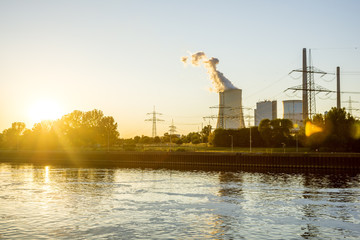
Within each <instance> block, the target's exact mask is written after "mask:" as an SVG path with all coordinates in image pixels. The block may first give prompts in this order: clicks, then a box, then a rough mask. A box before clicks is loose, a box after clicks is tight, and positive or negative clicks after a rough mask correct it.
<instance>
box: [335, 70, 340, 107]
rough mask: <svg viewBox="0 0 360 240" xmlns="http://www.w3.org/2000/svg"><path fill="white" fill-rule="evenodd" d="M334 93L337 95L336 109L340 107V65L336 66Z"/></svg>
mask: <svg viewBox="0 0 360 240" xmlns="http://www.w3.org/2000/svg"><path fill="white" fill-rule="evenodd" d="M336 95H337V98H336V100H337V104H336V107H337V109H340V108H341V104H340V103H341V101H340V67H336Z"/></svg>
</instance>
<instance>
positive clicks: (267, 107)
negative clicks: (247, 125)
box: [254, 101, 277, 126]
mask: <svg viewBox="0 0 360 240" xmlns="http://www.w3.org/2000/svg"><path fill="white" fill-rule="evenodd" d="M254 116H255V126H259V124H260V122H261V120H263V119H269V120H273V119H276V118H277V102H276V101H263V102H257V103H256V109H254Z"/></svg>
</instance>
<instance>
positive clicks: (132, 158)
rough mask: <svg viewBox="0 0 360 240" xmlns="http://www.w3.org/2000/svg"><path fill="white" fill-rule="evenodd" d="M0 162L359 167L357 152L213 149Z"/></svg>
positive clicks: (27, 155) (23, 155) (23, 156)
mask: <svg viewBox="0 0 360 240" xmlns="http://www.w3.org/2000/svg"><path fill="white" fill-rule="evenodd" d="M0 162H11V163H29V164H48V165H55V164H56V165H64V166H74V167H167V166H170V167H171V166H188V167H189V166H211V167H216V166H219V167H234V168H239V167H266V168H268V167H272V168H332V169H359V170H360V154H347V153H343V154H342V153H336V154H335V153H334V154H331V153H326V154H320V153H272V154H270V153H214V152H184V153H179V152H32V151H29V152H25V151H21V152H16V151H0Z"/></svg>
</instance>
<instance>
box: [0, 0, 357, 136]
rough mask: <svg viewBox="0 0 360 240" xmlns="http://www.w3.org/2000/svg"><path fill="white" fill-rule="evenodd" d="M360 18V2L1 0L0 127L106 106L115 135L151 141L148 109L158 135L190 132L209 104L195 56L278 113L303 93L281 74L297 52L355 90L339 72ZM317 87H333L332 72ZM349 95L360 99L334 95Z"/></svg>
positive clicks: (351, 59) (322, 103)
mask: <svg viewBox="0 0 360 240" xmlns="http://www.w3.org/2000/svg"><path fill="white" fill-rule="evenodd" d="M359 13H360V1H341V0H338V1H329V0H324V1H240V0H238V1H210V0H206V1H190V0H189V1H186V0H183V1H168V0H164V1H157V0H153V1H148V0H146V1H137V0H129V1H100V0H99V1H90V0H83V1H81V0H76V1H73V0H71V1H64V0H62V1H40V0H36V1H32V0H26V1H25V0H24V1H16V0H8V1H7V0H0V102H1V105H0V114H1V118H0V131H2V130H3V129H5V128H8V127H10V126H11V123H12V122H15V121H23V122H25V123H26V125H27V127H28V128H32V125H33V123H34V121H36V120H34V117H31V116H33V115H34V111H35V110H32V109H34V107H33V106H34V104H36V102H38V103H39V102H41V101H43V102H44V101H48V102H51V104H50V106H52V105H54V106H55V105H56V106H57V108H58V109H59V110H58V111H59V115H60V116H61V115H64V114H66V113H70V112H72V111H73V110H82V111H88V110H92V109H95V108H96V109H100V110H103V111H104V114H105V115H110V116H113V117H114V118H115V120H116V121H117V122H118V124H119V132H120V135H121V137H133V136H135V135H141V134H144V135H148V136H151V129H152V124H151V122H146V121H144V120H145V119H147V118H150V116H148V115H146V113H149V112H151V111H152V110H153V106H156V110H157V111H159V112H160V113H163V115H162V116H161V119H163V120H165V121H164V122H161V123H159V124H158V135H162V134H163V133H164V132H165V131H168V129H169V125H170V124H171V119H173V120H174V124H175V125H176V126H177V129H178V132H179V133H182V134H185V133H188V132H190V131H197V130H198V128H201V124H202V123H203V124H205V122H204V120H203V117H204V116H209V115H216V113H217V110H216V109H210V108H209V107H211V106H215V105H217V104H218V95H217V93H215V92H210V91H209V88H211V87H212V86H211V81H210V80H209V77H208V75H207V72H206V70H205V69H204V68H203V67H192V66H184V64H183V63H182V62H181V61H180V58H181V57H182V56H186V55H189V53H195V52H198V51H204V52H205V53H206V55H207V56H209V57H216V58H218V59H219V60H220V62H219V64H218V65H217V67H218V70H219V71H221V72H222V73H223V74H224V75H225V76H226V78H228V79H229V80H231V81H232V83H233V84H234V85H235V86H236V87H238V88H241V89H242V90H243V105H244V106H245V107H254V106H255V105H256V102H257V101H262V100H265V99H267V100H277V101H278V117H282V101H283V100H289V99H300V97H301V94H300V92H299V93H293V92H291V91H289V92H286V93H284V90H285V89H286V88H288V87H291V86H297V85H300V84H301V78H299V79H296V77H299V76H300V75H297V74H295V75H293V76H292V77H291V76H289V75H288V73H289V72H290V71H291V70H293V69H298V68H301V61H302V60H301V57H302V56H301V54H302V48H304V47H306V48H311V49H313V50H312V57H313V63H314V65H315V66H316V67H318V68H320V69H322V70H324V71H327V72H332V73H334V72H335V70H336V66H340V67H341V70H342V71H343V72H344V75H343V76H342V78H341V80H342V82H341V88H342V90H343V91H360V83H359V81H360V75H359V74H357V75H350V74H345V73H350V72H357V73H359V72H360V49H359V48H360V31H359V29H360V28H359V24H360V14H359ZM294 78H295V79H294ZM315 81H316V83H317V84H319V85H321V86H323V87H326V88H328V89H331V90H335V88H336V81H335V80H334V76H333V75H329V76H328V77H324V79H321V78H316V79H315ZM349 96H351V98H352V100H354V101H356V100H357V101H360V95H349V94H343V95H342V98H343V99H342V100H343V101H348V98H349ZM329 97H330V98H329ZM335 97H336V95H335V94H332V95H329V96H326V95H324V94H319V95H318V98H317V102H316V104H317V111H318V112H320V113H322V112H324V111H326V110H329V109H330V108H331V107H332V106H336V100H335ZM342 104H343V106H345V107H347V106H348V103H342ZM353 107H354V108H360V107H359V103H353ZM38 110H39V109H38ZM32 111H33V112H32ZM248 113H249V112H248V111H246V112H245V114H248ZM354 113H355V115H359V112H354ZM251 115H253V112H251ZM245 121H246V123H247V119H245ZM252 122H253V119H252ZM211 123H212V124H213V126H215V124H216V121H215V120H214V121H212V122H211Z"/></svg>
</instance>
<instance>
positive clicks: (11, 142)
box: [2, 122, 26, 149]
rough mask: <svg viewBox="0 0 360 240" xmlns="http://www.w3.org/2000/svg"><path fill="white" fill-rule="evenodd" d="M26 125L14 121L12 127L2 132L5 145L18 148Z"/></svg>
mask: <svg viewBox="0 0 360 240" xmlns="http://www.w3.org/2000/svg"><path fill="white" fill-rule="evenodd" d="M25 127H26V125H25V123H23V122H13V123H12V124H11V128H8V129H5V130H4V131H3V134H2V137H3V143H4V145H5V147H8V148H14V149H18V148H19V146H20V141H21V139H20V138H21V135H22V134H23V132H24V131H25Z"/></svg>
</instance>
